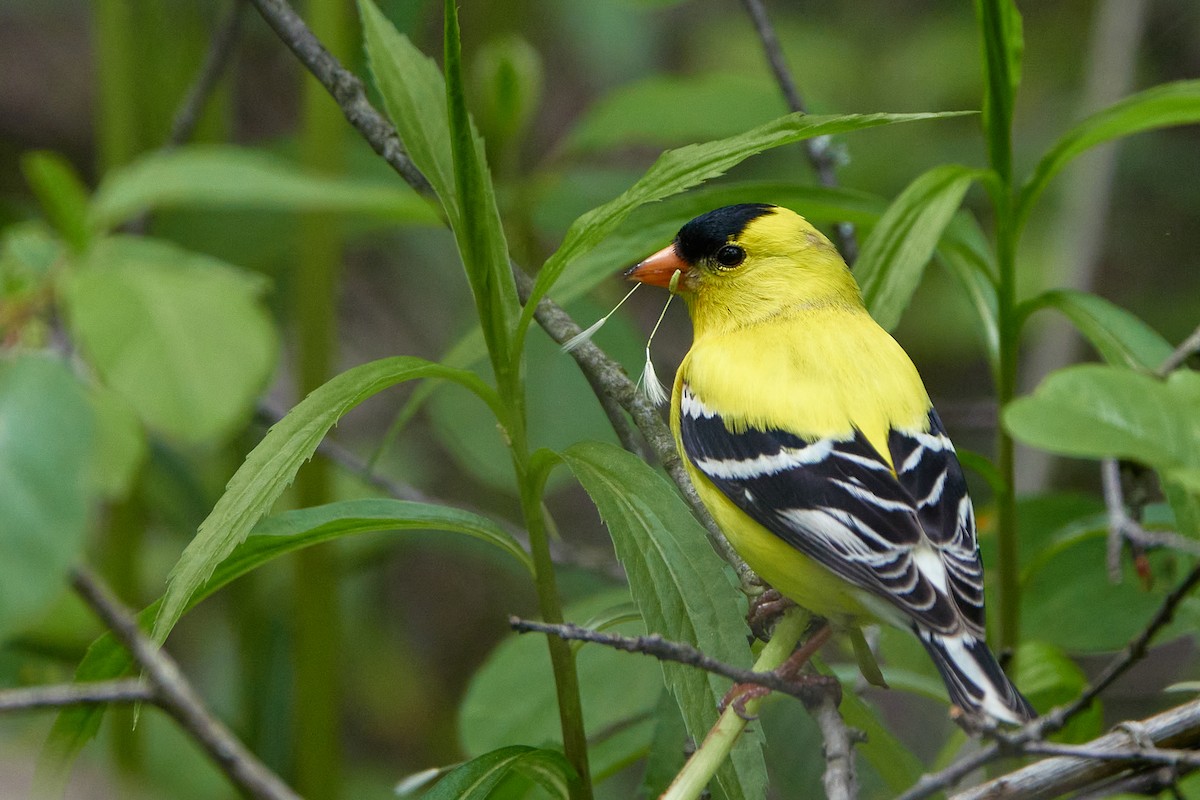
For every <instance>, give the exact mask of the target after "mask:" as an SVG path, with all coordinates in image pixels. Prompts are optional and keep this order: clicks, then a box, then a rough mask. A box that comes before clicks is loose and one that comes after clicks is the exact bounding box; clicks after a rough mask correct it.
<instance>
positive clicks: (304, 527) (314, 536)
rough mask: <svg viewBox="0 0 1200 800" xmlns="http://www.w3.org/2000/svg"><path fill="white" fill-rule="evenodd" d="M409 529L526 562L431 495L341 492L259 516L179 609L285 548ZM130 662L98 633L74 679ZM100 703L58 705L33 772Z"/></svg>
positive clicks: (47, 769) (45, 767) (94, 720)
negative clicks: (335, 498)
mask: <svg viewBox="0 0 1200 800" xmlns="http://www.w3.org/2000/svg"><path fill="white" fill-rule="evenodd" d="M408 530H442V531H449V532H452V533H462V534H466V535H467V536H471V537H473V538H476V539H480V540H483V541H486V542H489V543H491V544H495V545H496V546H498V547H499V548H500V549H502V550H504V551H505V552H507V553H509V554H510V555H512V556H513V557H514V558H516V559H517V560H518V561H520V562H521V564H522V565H524V566H525V568H526V569H527V570H532V567H531V564H530V559H529V556H528V554H527V553H525V551H524V550H523V549H522V548H521V546H520V545H519V544H517V543H516V542H515V541H514V540H513V539H512V537H511V536H509V535H508V534H507V533H505V532H504V530H503V529H501V528H500V527H499V526H497V525H496V524H495V523H494V522H492V521H491V520H489V519H487V518H486V517H481V516H479V515H478V514H472V513H471V512H469V511H462V510H460V509H456V508H451V507H448V506H439V505H433V504H430V503H414V502H408V501H403V500H391V499H365V500H347V501H343V502H338V503H330V504H328V505H323V506H315V507H313V508H304V509H298V510H295V511H286V512H284V513H282V514H278V515H275V516H272V517H267V518H266V519H264V520H262V521H261V522H260V523H259V524H258V525H257V526H255V528H254V530H253V531H251V532H250V535H249V536H248V537H247V538H246V541H244V542H242V543H241V544H240V545H238V546H237V547H236V548H234V550H233V552H232V553H230V554H229V557H228V558H226V559H225V560H224V561H222V562H221V563H220V565H218V566H217V568H216V569H215V570H214V571H213V574H212V576H211V577H210V578H209V579H208V580H207V581H205V582H204V585H203V586H201V587H200V588H199V589H197V590H196V591H195V592H194V593H193V594H192V596H191V598H189V600H188V602H187V606H186V608H185V611H186V610H188V609H191V608H193V607H194V606H196V605H197V604H198V603H200V602H201V601H202V600H204V599H205V598H207V597H209V596H210V595H212V594H215V593H216V592H217V591H218V590H220V589H221V588H223V587H225V586H226V585H228V584H229V583H232V582H233V581H234V580H236V579H237V578H240V577H241V576H242V575H245V574H246V573H248V572H251V571H252V570H255V569H257V568H258V567H260V566H262V565H263V564H266V563H267V562H269V561H272V560H274V559H276V558H279V557H280V556H283V555H286V554H288V553H292V552H295V551H297V550H301V549H303V548H306V547H312V546H313V545H316V544H320V543H322V542H327V541H331V540H333V539H340V538H343V537H346V536H352V535H357V534H360V533H370V532H373V531H408ZM161 605H162V599H161V598H160V599H159V600H156V601H154V602H153V603H151V604H150V605H149V606H147V607H146V608H145V609H144V610H143V611H142V612H141V613H140V614H139V615H138V620H139V624H140V625H141V626H142V628H144V629H148V628H149V627H150V625H151V623H152V622H153V621H154V618H155V616H156V615H157V614H158V611H159V608H160V607H161ZM132 664H133V662H132V660H131V659H130V657H129V654H128V653H127V652H126V651H125V650H124V648H122V647H121V645H120V644H118V643H117V641H116V640H115V639H114V638H113V637H112V635H111V634H105V635H104V636H101V637H100V638H99V639H97V640H96V641H94V642H93V643H92V644H91V646H90V647H88V650H87V653H86V654H85V655H84V657H83V660H82V661H81V662H80V664H79V667H78V668H77V669H76V671H75V682H76V683H86V682H89V681H102V680H108V679H110V678H117V677H120V676H121V675H123V674H125V672H126V671H127V670H128V669H129V668H130V667H131V666H132ZM104 709H105V707H104V706H88V707H79V708H71V709H66V710H64V711H62V712H60V713H59V715H58V718H57V719H56V720H55V722H54V727H53V729H52V730H51V732H50V736H49V738H48V739H47V742H46V746H45V747H44V748H43V751H42V756H41V758H40V759H39V763H38V773H39V775H40V776H41V777H40V778H39V780H42V781H54V780H56V778H57V776H58V775H62V774H64V773H65V771H66V769H67V767H68V766H69V765H70V762H71V760H72V759H74V757H75V756H76V755H77V754H78V752H79V751H80V749H82V747H83V746H84V745H85V744H87V742H88V741H90V740H91V739H92V738H93V737H94V736H95V735H96V732H97V731H98V730H99V727H100V720H101V718H102V717H103V715H104Z"/></svg>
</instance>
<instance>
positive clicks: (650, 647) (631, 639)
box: [508, 617, 825, 704]
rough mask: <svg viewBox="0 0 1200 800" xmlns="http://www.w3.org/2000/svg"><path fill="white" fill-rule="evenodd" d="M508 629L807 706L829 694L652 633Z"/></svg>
mask: <svg viewBox="0 0 1200 800" xmlns="http://www.w3.org/2000/svg"><path fill="white" fill-rule="evenodd" d="M508 625H509V627H510V628H512V629H513V630H514V631H516V632H517V633H545V634H547V635H549V636H557V637H558V638H560V639H566V640H568V641H576V642H592V643H594V644H602V645H605V646H606V647H612V648H614V649H616V650H624V651H625V652H627V653H641V654H643V655H647V656H652V657H653V658H657V659H658V660H659V661H673V662H675V663H677V664H686V665H687V666H689V667H696V668H697V669H702V670H704V671H705V672H711V673H713V674H714V675H720V676H721V677H723V678H728V679H730V680H731V681H733V682H734V683H752V684H755V685H756V686H764V687H766V688H768V689H770V690H771V691H774V692H782V693H783V694H788V695H791V696H792V697H795V698H796V699H798V700H800V701H802V702H804V703H805V704H807V703H808V702H809V701H810V700H814V699H815V696H816V693H817V692H822V693H823V692H824V691H825V690H824V689H823V688H820V687H814V686H808V685H804V684H803V683H799V682H793V681H789V680H787V679H786V678H782V677H780V676H779V675H777V674H775V673H774V672H755V671H754V670H749V669H742V668H741V667H735V666H733V665H732V664H726V663H725V662H724V661H718V660H717V659H715V658H713V657H712V656H708V655H705V654H704V653H702V652H701V651H699V650H697V649H696V648H695V647H692V646H691V645H690V644H686V643H684V642H672V641H669V640H667V639H664V638H663V637H661V636H659V635H658V634H657V633H652V634H650V635H649V636H621V635H620V634H617V633H603V632H601V631H594V630H591V629H589V628H583V627H580V626H579V625H574V624H572V623H569V622H567V623H562V624H558V625H551V624H548V623H545V622H534V621H533V620H527V619H521V618H520V617H509V618H508Z"/></svg>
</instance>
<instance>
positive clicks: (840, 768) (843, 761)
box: [805, 692, 863, 800]
mask: <svg viewBox="0 0 1200 800" xmlns="http://www.w3.org/2000/svg"><path fill="white" fill-rule="evenodd" d="M805 708H807V709H808V713H809V714H810V715H811V716H812V718H813V720H814V721H815V722H816V723H817V728H819V729H820V731H821V738H822V739H823V740H824V741H825V748H824V749H825V773H824V775H822V777H821V783H822V785H823V786H824V787H825V797H826V800H856V798H857V797H858V777H857V772H856V770H855V767H854V745H855V743H856V742H859V741H862V740H863V733H862V731H858V730H852V729H851V728H850V727H848V726H847V725H846V721H845V720H844V719H842V715H841V713H840V712H839V711H838V704H837V699H836V698H835V697H834V696H833V692H821V694H820V696H819V697H818V698H816V699H815V700H814V701H811V702H806V703H805Z"/></svg>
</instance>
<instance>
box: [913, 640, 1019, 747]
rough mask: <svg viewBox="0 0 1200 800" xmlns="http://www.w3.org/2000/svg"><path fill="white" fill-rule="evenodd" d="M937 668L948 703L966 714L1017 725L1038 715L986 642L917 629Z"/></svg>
mask: <svg viewBox="0 0 1200 800" xmlns="http://www.w3.org/2000/svg"><path fill="white" fill-rule="evenodd" d="M917 635H918V636H919V637H920V638H921V642H922V643H923V644H924V645H925V649H926V650H928V651H929V655H930V656H931V657H932V658H933V663H934V664H936V665H937V668H938V672H940V673H941V675H942V681H943V682H944V683H945V684H946V691H948V692H949V693H950V701H951V702H952V703H954V704H955V705H957V706H958V707H959V708H961V709H962V710H963V711H964V712H966V713H967V714H970V715H972V716H975V715H980V714H983V715H986V716H988V717H991V718H993V719H996V720H999V721H1000V722H1007V723H1010V724H1012V725H1020V724H1023V723H1025V722H1028V721H1029V720H1031V719H1033V718H1034V717H1036V716H1037V712H1036V711H1034V710H1033V706H1031V705H1029V701H1028V700H1026V699H1025V697H1024V696H1023V695H1022V694H1021V693H1020V692H1019V691H1018V690H1017V687H1016V686H1013V684H1012V681H1010V680H1009V679H1008V676H1007V675H1005V674H1004V670H1002V669H1000V664H999V662H997V661H996V657H995V656H994V655H992V651H991V650H990V649H988V646H987V642H985V641H983V640H982V639H977V638H975V637H974V636H972V635H970V634H969V633H959V634H955V635H953V636H943V635H941V634H938V633H933V632H932V631H926V630H921V629H918V630H917Z"/></svg>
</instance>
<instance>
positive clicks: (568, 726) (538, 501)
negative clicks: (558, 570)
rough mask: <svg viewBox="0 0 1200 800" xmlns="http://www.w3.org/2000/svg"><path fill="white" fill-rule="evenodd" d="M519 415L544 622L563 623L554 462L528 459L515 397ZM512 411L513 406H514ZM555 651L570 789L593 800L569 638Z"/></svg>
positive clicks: (516, 461)
mask: <svg viewBox="0 0 1200 800" xmlns="http://www.w3.org/2000/svg"><path fill="white" fill-rule="evenodd" d="M515 399H516V403H515V404H514V405H515V406H516V412H517V413H515V414H514V415H513V416H514V419H513V420H512V424H510V427H508V429H507V432H508V436H509V440H510V443H511V447H512V453H513V467H514V469H515V470H516V473H517V481H518V483H519V485H520V492H521V513H522V515H523V516H524V519H525V527H526V530H527V531H528V533H529V550H530V554H531V555H532V556H533V569H534V588H535V589H536V591H537V597H538V610H539V611H540V612H541V615H542V620H543V621H545V622H548V623H550V624H555V625H556V624H559V623H562V622H564V619H563V612H562V601H561V600H560V598H559V595H558V581H557V578H556V577H555V573H554V562H553V560H552V559H551V558H550V540H549V528H548V526H547V524H546V512H545V507H544V506H543V505H542V493H543V490H544V489H545V485H546V478H548V477H549V475H550V465H549V464H539V463H536V457H535V459H534V460H531V459H530V458H529V456H528V455H526V454H527V453H528V452H529V450H528V445H527V444H526V436H525V424H524V423H525V414H524V402H523V396H521V395H518V396H517V397H516V398H515ZM510 408H512V407H511V406H510ZM546 644H547V646H548V647H549V648H550V666H551V669H552V671H553V673H554V691H555V695H556V697H557V699H558V717H559V724H560V727H561V728H562V738H563V755H565V756H566V758H567V762H568V763H569V764H570V765H571V767H572V768H573V769H574V770H575V774H576V775H577V776H578V780H577V781H574V782H573V783H572V784H571V786H570V796H571V800H591V798H592V776H591V767H590V766H589V764H588V750H587V731H586V728H585V727H584V721H583V703H582V701H581V700H580V695H579V673H578V671H577V670H576V667H575V651H574V650H573V649H572V648H571V644H570V643H569V642H567V641H566V640H565V639H559V638H558V637H556V636H548V637H546Z"/></svg>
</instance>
